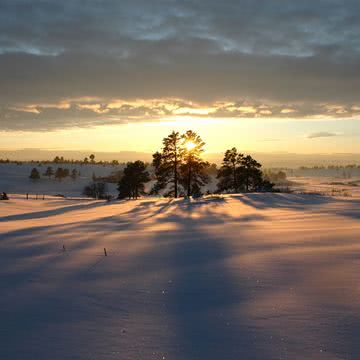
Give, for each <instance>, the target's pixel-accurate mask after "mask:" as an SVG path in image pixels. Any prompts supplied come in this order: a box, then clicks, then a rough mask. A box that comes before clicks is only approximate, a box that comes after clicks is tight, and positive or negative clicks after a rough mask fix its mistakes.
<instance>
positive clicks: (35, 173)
mask: <svg viewBox="0 0 360 360" xmlns="http://www.w3.org/2000/svg"><path fill="white" fill-rule="evenodd" d="M29 178H30V179H31V180H39V179H40V173H39V171H38V169H37V168H33V169H32V170H31V173H30V176H29Z"/></svg>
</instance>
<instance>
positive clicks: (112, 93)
mask: <svg viewBox="0 0 360 360" xmlns="http://www.w3.org/2000/svg"><path fill="white" fill-rule="evenodd" d="M359 11H360V3H359V2H358V1H355V0H346V1H341V2H340V1H334V0H319V1H316V2H314V1H310V0H304V1H301V2H300V1H295V0H289V1H286V2H284V1H283V0H267V1H264V0H229V1H226V2H225V3H224V2H223V3H221V2H219V1H217V0H207V1H202V2H199V1H197V0H187V1H176V0H172V1H169V2H164V1H162V0H153V1H151V2H149V1H147V0H134V1H131V2H130V1H122V2H119V1H115V0H107V1H90V0H82V1H80V0H78V1H76V0H74V1H71V2H54V1H52V0H42V1H39V2H31V3H30V2H29V1H27V0H2V1H1V3H0V107H1V112H0V128H1V129H5V128H13V127H16V128H19V129H21V128H24V129H28V128H34V129H45V128H53V127H54V126H55V125H56V126H59V127H61V125H63V126H64V127H68V126H92V125H93V124H97V123H102V122H105V123H106V122H112V121H115V122H124V121H138V120H139V119H138V118H139V117H142V118H143V121H147V120H149V119H151V118H157V117H158V116H160V115H161V114H160V113H161V111H160V109H155V107H154V106H153V105H151V106H150V107H148V106H147V104H146V105H145V108H140V107H138V106H135V107H133V106H132V105H129V106H130V107H126V106H127V105H124V106H125V107H124V108H123V109H122V110H121V111H120V110H116V111H113V112H112V111H110V110H109V111H107V112H102V110H103V109H106V106H108V105H109V103H110V102H111V101H112V99H121V101H123V102H124V103H126V102H128V103H130V104H131V103H133V102H134V101H136V100H137V99H142V100H144V101H150V100H152V99H156V100H157V101H159V102H161V101H163V102H164V101H165V102H166V101H167V99H169V98H172V99H180V101H184V102H189V103H190V102H191V103H196V104H200V105H201V106H200V107H199V106H196V107H195V108H194V107H193V108H191V107H190V113H191V112H195V113H196V114H195V115H199V116H201V115H203V109H205V108H214V116H230V115H231V116H233V117H257V116H268V117H270V116H280V117H283V116H287V117H298V118H300V117H302V116H328V117H347V116H352V114H354V113H357V112H358V111H359V103H358V101H359V99H358V95H357V94H358V93H359V92H360V27H359V26H358V20H357V18H356V14H357V13H358V12H359ZM84 98H98V99H100V104H90V105H86V107H83V108H79V107H78V106H77V105H78V104H77V103H76V101H75V99H84ZM68 99H70V101H71V102H72V103H73V105H74V104H75V105H74V106H73V107H71V108H70V109H69V108H68V109H64V108H62V109H55V108H48V109H39V111H40V113H39V114H36V113H35V112H34V111H33V113H32V114H29V113H28V112H26V111H25V112H12V111H11V110H9V109H13V108H17V109H18V108H19V107H21V106H23V107H28V109H29V108H30V106H33V105H34V104H35V105H36V104H54V103H61V102H64V101H66V100H68ZM103 103H105V108H103V107H102V106H103ZM219 103H223V104H224V106H223V107H221V106H220V107H219V106H218V104H219ZM229 104H234V106H233V107H231V106H228V105H229ZM240 104H242V105H240ZM262 104H265V105H264V107H263V108H260V107H259V106H261V105H262ZM80 105H81V104H80ZM327 106H330V107H329V108H327ZM334 106H336V107H337V108H334ZM85 110H87V111H88V112H86V111H85ZM162 110H164V112H165V113H166V109H162ZM184 111H185V110H184ZM127 112H130V113H133V112H136V114H137V115H136V116H135V115H133V114H132V115H129V114H128V113H127ZM154 112H155V113H154ZM185 112H186V111H185ZM14 117H15V118H16V122H17V124H13V123H12V121H13V119H14ZM46 122H48V123H46Z"/></svg>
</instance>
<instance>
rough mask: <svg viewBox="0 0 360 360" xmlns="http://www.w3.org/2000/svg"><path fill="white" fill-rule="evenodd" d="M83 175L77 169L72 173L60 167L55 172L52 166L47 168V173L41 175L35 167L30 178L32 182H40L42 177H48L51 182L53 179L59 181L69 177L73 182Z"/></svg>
mask: <svg viewBox="0 0 360 360" xmlns="http://www.w3.org/2000/svg"><path fill="white" fill-rule="evenodd" d="M80 175H81V173H80V171H78V170H77V169H72V170H71V171H70V170H69V169H66V168H62V167H58V168H57V169H56V170H54V169H53V168H52V167H51V166H48V167H47V168H46V171H45V172H44V173H43V174H40V172H39V170H38V169H37V168H36V167H35V168H33V169H32V170H31V172H30V176H29V178H30V179H31V180H34V181H36V180H39V179H40V178H41V176H43V177H47V178H48V179H49V180H50V179H51V178H52V177H53V178H55V179H57V180H59V181H61V180H62V179H65V178H67V177H71V178H72V179H73V180H76V178H77V177H79V176H80Z"/></svg>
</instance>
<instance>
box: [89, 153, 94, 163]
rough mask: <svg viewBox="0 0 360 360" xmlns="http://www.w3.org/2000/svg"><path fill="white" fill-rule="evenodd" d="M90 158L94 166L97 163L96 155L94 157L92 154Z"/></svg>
mask: <svg viewBox="0 0 360 360" xmlns="http://www.w3.org/2000/svg"><path fill="white" fill-rule="evenodd" d="M89 158H90V161H91V163H92V164H94V163H95V155H94V154H91V155H90V156H89Z"/></svg>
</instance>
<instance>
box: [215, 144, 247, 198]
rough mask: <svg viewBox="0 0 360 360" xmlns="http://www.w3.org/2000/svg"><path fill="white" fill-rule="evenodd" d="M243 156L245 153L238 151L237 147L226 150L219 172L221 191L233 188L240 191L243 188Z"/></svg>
mask: <svg viewBox="0 0 360 360" xmlns="http://www.w3.org/2000/svg"><path fill="white" fill-rule="evenodd" d="M243 158H244V156H243V154H240V153H238V151H237V149H236V148H235V147H233V148H232V149H230V150H226V152H225V155H224V159H223V162H222V165H221V168H220V169H219V171H218V174H217V178H218V179H219V182H218V190H219V191H224V190H226V191H229V190H231V191H234V192H239V191H241V190H242V184H241V180H240V178H239V177H240V176H239V175H240V171H239V169H240V167H241V165H242V161H243Z"/></svg>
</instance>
